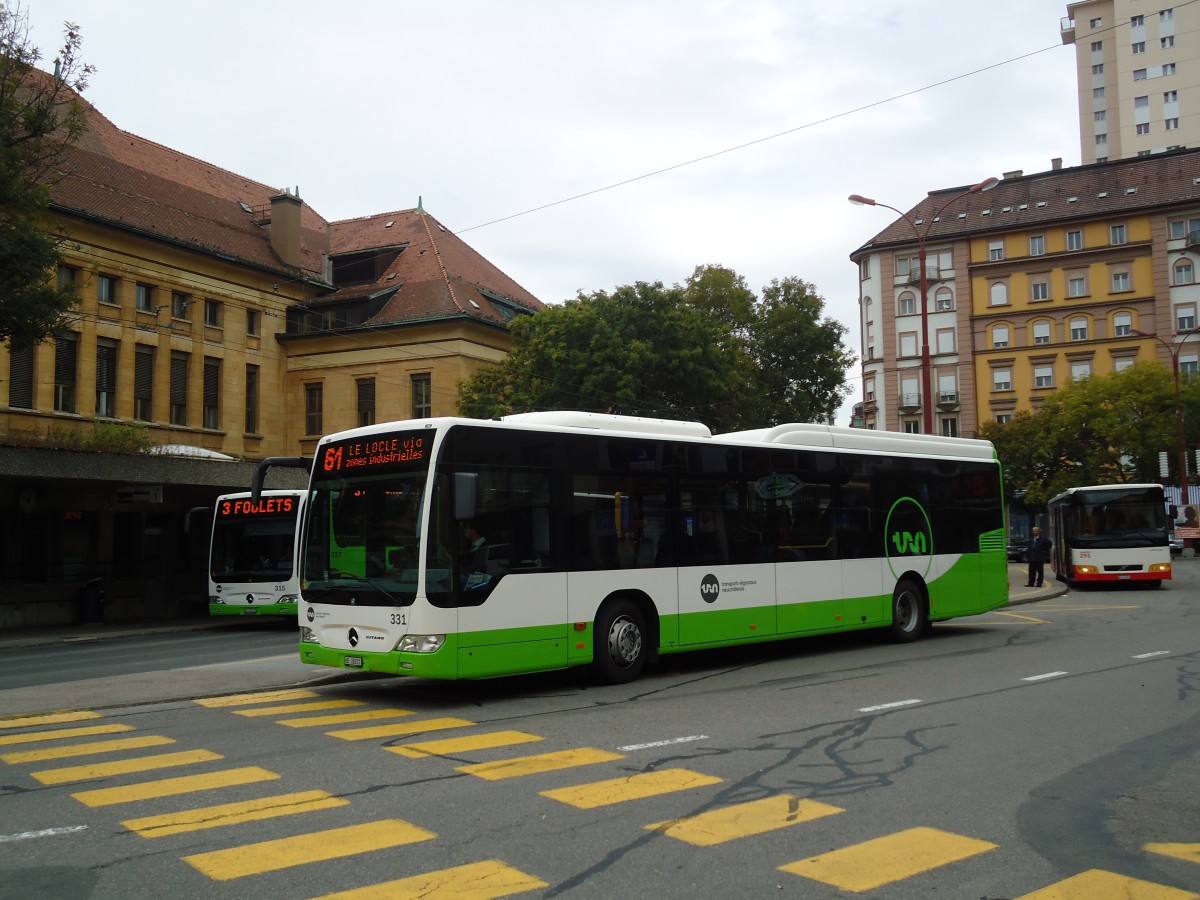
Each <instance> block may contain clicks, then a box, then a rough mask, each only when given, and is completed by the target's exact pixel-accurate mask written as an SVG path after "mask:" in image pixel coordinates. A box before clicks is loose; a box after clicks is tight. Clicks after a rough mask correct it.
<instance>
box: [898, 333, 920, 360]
mask: <svg viewBox="0 0 1200 900" xmlns="http://www.w3.org/2000/svg"><path fill="white" fill-rule="evenodd" d="M900 355H901V356H916V355H917V333H916V332H915V331H905V332H903V333H902V334H901V335H900Z"/></svg>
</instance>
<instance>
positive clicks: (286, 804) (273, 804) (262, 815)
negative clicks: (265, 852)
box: [121, 791, 350, 838]
mask: <svg viewBox="0 0 1200 900" xmlns="http://www.w3.org/2000/svg"><path fill="white" fill-rule="evenodd" d="M349 805H350V801H349V800H343V799H342V798H341V797H334V796H333V795H332V794H329V793H327V792H325V791H301V792H300V793H296V794H281V795H279V796H275V797H259V798H258V799H256V800H244V801H242V802H240V803H223V804H221V805H220V806H205V807H201V808H200V809H189V810H185V811H184V812H177V813H166V814H165V815H161V816H147V817H145V818H142V819H129V820H128V821H125V822H122V823H121V824H122V825H124V826H125V827H126V828H128V829H129V830H130V831H133V832H136V833H137V834H140V835H141V836H142V837H144V838H156V837H165V836H166V835H169V834H180V833H183V832H190V831H202V830H204V829H206V828H222V827H224V826H226V825H241V824H243V823H245V822H258V821H261V820H263V819H274V818H277V817H279V816H292V815H297V814H298V813H306V812H315V811H316V810H319V809H332V808H334V807H336V806H349Z"/></svg>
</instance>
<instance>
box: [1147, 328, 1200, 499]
mask: <svg viewBox="0 0 1200 900" xmlns="http://www.w3.org/2000/svg"><path fill="white" fill-rule="evenodd" d="M1131 330H1132V331H1133V333H1134V334H1137V335H1141V336H1142V337H1148V338H1154V339H1155V340H1156V341H1158V342H1159V343H1160V344H1162V345H1163V347H1165V348H1166V351H1167V354H1168V355H1169V356H1170V357H1171V375H1172V377H1173V378H1174V379H1175V453H1176V455H1177V456H1178V458H1179V505H1180V506H1187V504H1188V477H1187V442H1186V441H1185V440H1184V437H1183V403H1182V401H1181V400H1180V396H1179V351H1181V350H1182V349H1183V344H1184V342H1185V341H1186V340H1187V339H1188V338H1190V337H1191V336H1192V335H1194V334H1200V325H1197V326H1196V327H1195V328H1191V329H1188V330H1187V331H1185V332H1182V334H1181V333H1179V332H1175V333H1174V334H1172V335H1171V337H1175V338H1179V340H1178V341H1175V342H1173V343H1168V342H1167V341H1165V340H1163V339H1162V338H1160V337H1159V336H1158V335H1157V334H1151V333H1150V332H1148V331H1139V330H1138V329H1136V328H1134V329H1131Z"/></svg>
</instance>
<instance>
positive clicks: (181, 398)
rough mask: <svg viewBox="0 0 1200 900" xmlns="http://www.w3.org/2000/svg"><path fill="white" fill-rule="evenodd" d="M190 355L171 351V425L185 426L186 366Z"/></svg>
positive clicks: (189, 360)
mask: <svg viewBox="0 0 1200 900" xmlns="http://www.w3.org/2000/svg"><path fill="white" fill-rule="evenodd" d="M190 362H191V354H190V353H187V352H185V351H183V350H172V351H171V424H172V425H186V424H187V395H188V365H189V364H190Z"/></svg>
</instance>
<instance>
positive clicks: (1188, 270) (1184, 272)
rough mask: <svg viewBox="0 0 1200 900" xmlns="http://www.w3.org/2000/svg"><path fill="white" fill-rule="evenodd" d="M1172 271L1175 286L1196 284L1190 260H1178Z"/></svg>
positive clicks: (1194, 271)
mask: <svg viewBox="0 0 1200 900" xmlns="http://www.w3.org/2000/svg"><path fill="white" fill-rule="evenodd" d="M1174 271H1175V283H1176V284H1195V283H1196V270H1195V268H1194V267H1193V266H1192V261H1191V260H1190V259H1180V260H1178V261H1176V263H1175V267H1174Z"/></svg>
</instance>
